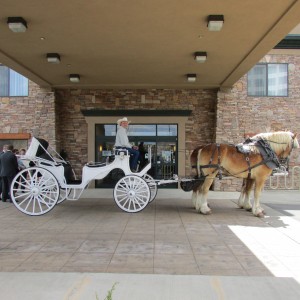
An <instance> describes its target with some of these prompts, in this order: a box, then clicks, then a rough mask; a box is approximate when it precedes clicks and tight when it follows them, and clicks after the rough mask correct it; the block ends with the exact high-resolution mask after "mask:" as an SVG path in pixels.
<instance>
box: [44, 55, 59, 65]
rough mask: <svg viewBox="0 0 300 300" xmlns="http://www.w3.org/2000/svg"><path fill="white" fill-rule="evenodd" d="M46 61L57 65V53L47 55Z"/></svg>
mask: <svg viewBox="0 0 300 300" xmlns="http://www.w3.org/2000/svg"><path fill="white" fill-rule="evenodd" d="M47 61H48V63H51V64H59V63H60V55H59V54H58V53H47Z"/></svg>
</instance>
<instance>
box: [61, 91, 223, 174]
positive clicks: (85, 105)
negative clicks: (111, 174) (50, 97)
mask: <svg viewBox="0 0 300 300" xmlns="http://www.w3.org/2000/svg"><path fill="white" fill-rule="evenodd" d="M216 97H217V91H216V90H192V89H191V90H171V89H151V90H146V89H145V90H142V89H137V90H88V89H61V90H56V101H57V114H58V115H59V122H60V123H59V124H60V125H59V137H60V138H59V139H60V141H61V148H63V149H65V150H66V151H67V153H68V154H69V159H70V162H71V164H72V166H73V167H74V168H75V170H76V174H80V172H81V169H82V166H83V164H84V163H86V162H87V148H88V145H87V123H86V121H85V118H84V116H83V115H82V113H81V110H86V109H107V110H135V109H139V110H140V109H145V110H170V109H174V110H179V109H188V110H191V111H192V115H191V117H190V118H189V120H188V123H187V124H186V149H187V151H186V157H187V163H186V174H188V175H190V172H191V170H190V166H189V154H190V151H189V150H192V149H194V148H195V147H196V146H197V145H199V144H203V143H208V142H213V141H214V139H215V106H216ZM153 122H155V117H154V119H153ZM99 123H101V117H99ZM179 151H184V149H179Z"/></svg>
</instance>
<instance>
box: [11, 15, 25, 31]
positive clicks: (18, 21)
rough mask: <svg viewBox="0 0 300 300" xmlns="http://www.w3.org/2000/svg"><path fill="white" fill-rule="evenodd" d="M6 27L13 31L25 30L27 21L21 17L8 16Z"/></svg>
mask: <svg viewBox="0 0 300 300" xmlns="http://www.w3.org/2000/svg"><path fill="white" fill-rule="evenodd" d="M7 24H8V28H9V29H10V30H11V31H13V32H25V31H26V29H27V23H26V21H25V20H24V19H23V18H22V17H8V18H7Z"/></svg>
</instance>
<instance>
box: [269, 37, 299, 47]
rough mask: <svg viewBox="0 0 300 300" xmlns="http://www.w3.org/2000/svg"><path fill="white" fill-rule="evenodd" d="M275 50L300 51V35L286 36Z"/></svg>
mask: <svg viewBox="0 0 300 300" xmlns="http://www.w3.org/2000/svg"><path fill="white" fill-rule="evenodd" d="M274 49H300V35H293V36H286V37H285V38H284V39H283V40H281V41H280V42H279V43H278V44H277V45H276V46H275V47H274Z"/></svg>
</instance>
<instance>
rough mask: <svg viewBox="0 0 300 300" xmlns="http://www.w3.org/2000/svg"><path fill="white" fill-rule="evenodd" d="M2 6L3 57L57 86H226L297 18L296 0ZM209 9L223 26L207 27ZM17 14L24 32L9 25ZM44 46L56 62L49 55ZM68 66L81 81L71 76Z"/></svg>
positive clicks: (82, 0) (107, 0) (299, 3)
mask: <svg viewBox="0 0 300 300" xmlns="http://www.w3.org/2000/svg"><path fill="white" fill-rule="evenodd" d="M0 7H1V9H0V41H1V43H0V63H3V64H5V65H7V66H8V67H10V68H12V69H14V70H16V71H17V72H19V73H21V74H23V75H24V76H26V77H28V78H29V79H31V80H32V81H34V82H36V83H38V84H39V85H41V86H48V87H54V88H70V87H72V88H74V87H80V88H122V89H124V88H222V87H230V86H232V85H233V84H234V83H235V82H236V81H237V80H238V79H239V78H240V77H242V76H243V75H244V74H245V73H247V72H248V71H249V70H250V69H251V67H252V66H254V65H255V64H256V63H257V62H258V61H259V60H260V59H261V58H262V57H263V56H264V55H265V54H267V53H268V52H269V51H270V50H271V49H272V48H273V47H274V46H275V45H276V44H277V43H278V42H280V41H281V40H282V39H283V38H284V37H285V36H286V35H287V34H288V33H289V32H290V31H291V30H292V29H293V28H294V27H295V26H296V25H297V24H299V23H300V0H284V1H283V0H264V1H262V0H226V1H224V0H180V1H178V0H149V1H144V0H127V1H124V0H60V1H58V0H49V1H44V0H26V1H24V0H9V1H6V0H0ZM208 15H224V19H225V22H224V26H223V29H222V30H221V31H219V32H212V31H208V29H207V17H208ZM19 16H20V17H23V18H24V19H25V20H26V21H27V26H28V28H27V31H26V32H24V33H14V32H12V31H11V30H9V28H8V26H7V18H8V17H19ZM196 51H206V52H207V61H206V62H205V63H197V62H196V61H195V60H194V52H196ZM47 53H58V54H59V55H60V57H61V63H60V64H50V63H48V62H47V60H46V54H47ZM72 73H75V74H79V75H80V78H81V80H80V82H79V83H71V82H70V81H69V74H72ZM188 73H194V74H197V80H196V82H195V83H188V82H187V80H186V74H188Z"/></svg>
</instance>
